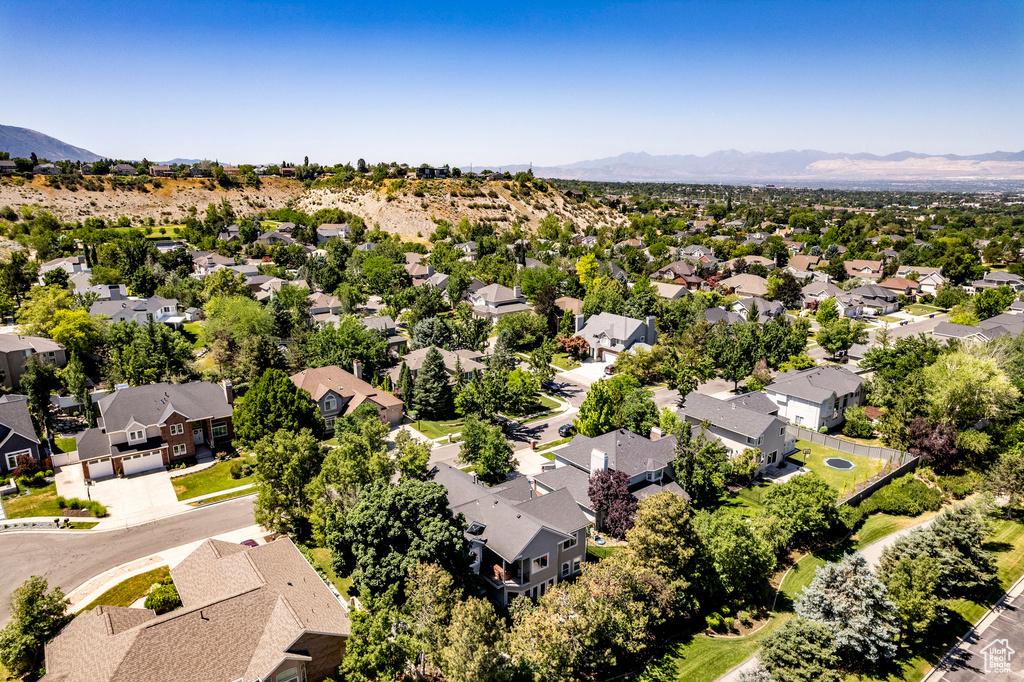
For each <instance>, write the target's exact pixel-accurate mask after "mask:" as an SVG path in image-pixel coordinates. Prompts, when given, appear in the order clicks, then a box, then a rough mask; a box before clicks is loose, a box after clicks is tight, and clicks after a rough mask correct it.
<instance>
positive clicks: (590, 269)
mask: <svg viewBox="0 0 1024 682" xmlns="http://www.w3.org/2000/svg"><path fill="white" fill-rule="evenodd" d="M597 268H598V263H597V259H595V258H594V254H592V253H588V254H585V255H583V256H581V257H580V259H579V260H578V261H576V275H577V276H578V277H579V279H580V284H582V285H583V286H587V284H589V283H590V281H591V280H592V279H594V278H595V277H596V276H597Z"/></svg>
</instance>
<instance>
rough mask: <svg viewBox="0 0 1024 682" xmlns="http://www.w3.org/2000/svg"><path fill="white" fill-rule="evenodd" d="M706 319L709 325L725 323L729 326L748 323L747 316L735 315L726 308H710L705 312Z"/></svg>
mask: <svg viewBox="0 0 1024 682" xmlns="http://www.w3.org/2000/svg"><path fill="white" fill-rule="evenodd" d="M704 319H705V320H707V322H708V324H717V323H719V322H725V324H726V325H727V326H728V325H732V324H737V323H743V322H746V321H747V316H746V315H744V314H742V313H734V312H733V311H731V310H726V309H725V308H708V309H707V310H705V311H704Z"/></svg>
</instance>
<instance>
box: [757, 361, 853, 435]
mask: <svg viewBox="0 0 1024 682" xmlns="http://www.w3.org/2000/svg"><path fill="white" fill-rule="evenodd" d="M863 384H864V378H863V377H861V376H858V375H856V374H854V373H853V372H851V371H850V370H848V369H846V368H845V367H838V366H835V365H822V366H820V367H811V368H810V369H791V370H789V371H788V372H783V373H782V374H780V375H779V376H777V377H776V378H775V381H774V382H772V383H771V384H769V385H768V386H766V387H765V389H764V390H765V393H766V394H767V396H768V397H769V398H771V401H772V402H773V403H775V405H776V406H777V407H778V408H779V416H780V417H782V418H783V419H785V420H786V421H788V422H790V423H793V424H796V425H797V426H805V427H807V428H808V429H812V430H814V431H817V430H818V429H820V428H821V427H822V426H824V427H826V428H828V429H832V428H834V427H836V426H838V425H840V424H842V423H843V422H844V421H845V419H846V418H845V416H844V412H845V411H846V408H848V407H854V406H856V405H861V404H862V403H863V402H864V390H863Z"/></svg>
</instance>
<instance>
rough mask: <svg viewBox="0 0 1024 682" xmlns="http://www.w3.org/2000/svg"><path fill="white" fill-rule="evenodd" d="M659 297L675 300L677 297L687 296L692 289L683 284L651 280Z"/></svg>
mask: <svg viewBox="0 0 1024 682" xmlns="http://www.w3.org/2000/svg"><path fill="white" fill-rule="evenodd" d="M651 285H652V286H653V287H654V289H655V291H657V292H658V297H659V298H664V299H665V300H668V301H674V300H676V299H677V298H686V296H687V294H689V293H690V290H689V289H687V288H686V286H685V285H683V284H670V283H668V282H651Z"/></svg>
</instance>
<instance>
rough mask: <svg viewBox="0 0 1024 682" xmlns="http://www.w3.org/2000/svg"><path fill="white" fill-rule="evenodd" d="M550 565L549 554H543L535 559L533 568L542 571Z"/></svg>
mask: <svg viewBox="0 0 1024 682" xmlns="http://www.w3.org/2000/svg"><path fill="white" fill-rule="evenodd" d="M547 567H548V555H547V554H543V555H541V556H539V557H537V558H536V559H534V560H533V570H535V571H540V570H542V569H545V568H547Z"/></svg>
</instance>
